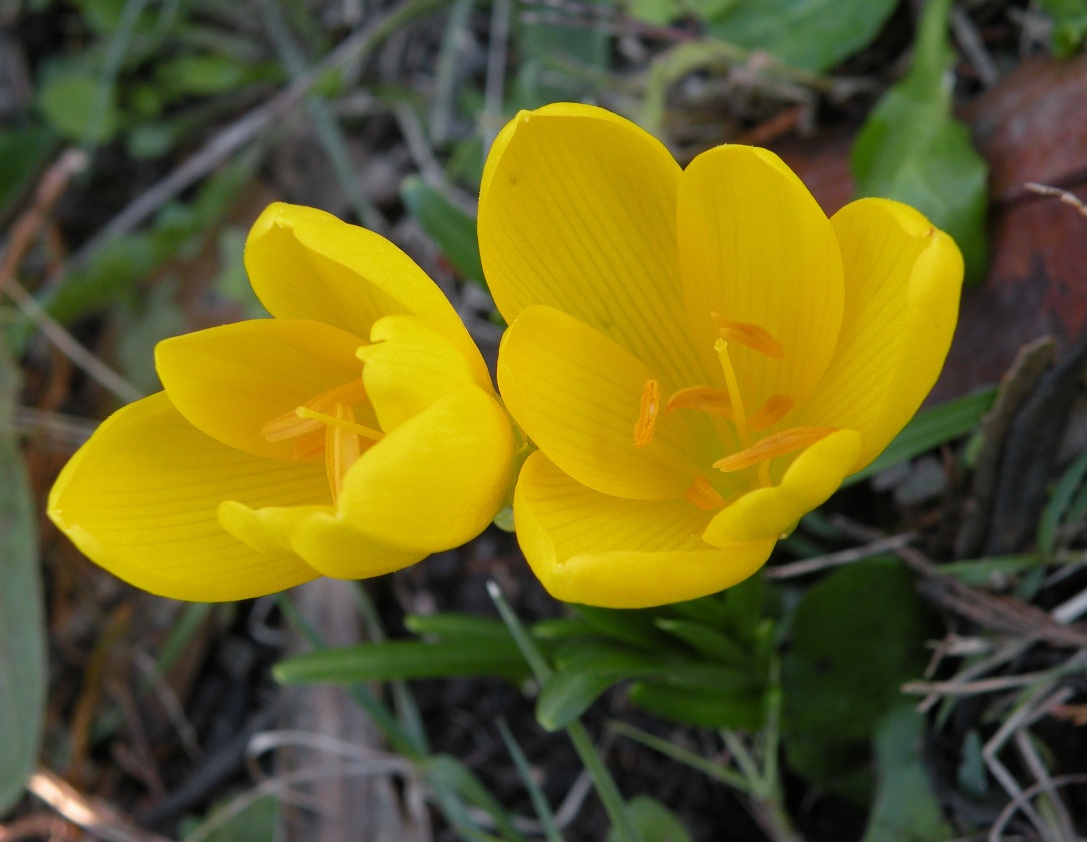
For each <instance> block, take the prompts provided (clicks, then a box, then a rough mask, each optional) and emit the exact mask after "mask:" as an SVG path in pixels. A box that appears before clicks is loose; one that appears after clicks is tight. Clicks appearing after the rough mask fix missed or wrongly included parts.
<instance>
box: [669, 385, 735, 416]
mask: <svg viewBox="0 0 1087 842" xmlns="http://www.w3.org/2000/svg"><path fill="white" fill-rule="evenodd" d="M664 408H665V409H666V410H667V411H668V412H672V411H673V410H676V409H695V410H698V411H699V412H709V413H711V414H713V415H724V416H725V417H726V418H731V417H732V401H731V400H730V399H729V396H728V392H726V391H724V390H723V389H714V388H713V387H712V386H688V387H687V388H686V389H680V390H679V391H678V392H674V393H673V394H672V396H671V397H670V398H668V403H667V404H666V405H665V407H664Z"/></svg>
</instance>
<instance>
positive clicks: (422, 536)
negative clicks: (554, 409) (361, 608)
mask: <svg viewBox="0 0 1087 842" xmlns="http://www.w3.org/2000/svg"><path fill="white" fill-rule="evenodd" d="M513 448H514V441H513V431H512V430H511V428H510V424H509V418H508V416H507V415H506V413H505V411H504V410H503V409H502V408H501V407H500V406H499V405H498V403H497V402H496V401H495V399H494V398H493V397H491V396H490V395H489V394H487V393H486V392H484V391H483V390H482V389H480V388H479V387H478V386H462V387H461V388H460V389H458V390H456V391H454V392H451V393H450V394H448V395H446V396H445V397H444V398H441V399H440V400H439V401H437V402H436V403H434V404H433V405H432V406H430V407H428V408H427V409H426V410H424V411H423V412H421V413H420V414H419V415H417V416H415V417H414V418H412V419H410V420H408V421H405V422H404V423H403V424H401V425H400V426H399V427H397V428H396V429H395V430H394V431H392V432H391V433H389V435H387V436H386V437H385V438H383V439H382V440H381V441H379V442H378V443H377V444H375V445H374V446H373V447H371V448H370V449H369V450H368V451H366V452H365V453H364V454H363V455H362V456H361V457H360V458H359V460H358V461H357V462H356V463H355V464H354V465H353V466H352V467H351V470H350V471H348V473H347V476H346V478H345V480H344V485H343V488H342V490H341V491H340V498H339V509H338V511H337V512H336V513H335V514H331V513H327V512H315V513H313V514H312V515H310V516H309V517H307V518H304V519H302V520H301V521H300V522H299V523H298V524H297V525H296V527H295V529H294V531H293V533H292V535H291V546H292V547H293V548H294V550H295V551H296V552H297V553H298V554H299V555H300V556H302V558H304V559H305V560H306V562H307V563H308V564H310V565H312V566H313V567H315V568H317V569H318V570H320V571H321V572H322V573H324V574H325V575H327V576H334V577H337V578H356V577H360V576H373V575H376V574H377V573H383V572H387V571H388V570H394V569H397V568H399V567H404V566H406V565H407V564H411V563H412V562H415V561H418V560H419V559H421V558H423V557H424V556H427V555H429V554H430V553H433V552H437V551H439V550H447V549H450V548H452V547H457V546H460V545H461V544H463V543H464V542H466V541H469V540H471V539H472V538H474V537H476V536H477V535H478V534H479V533H480V532H482V531H483V530H484V529H485V528H486V527H487V525H488V524H489V523H490V522H491V521H492V520H493V519H494V516H495V514H497V512H498V511H499V509H501V508H502V506H503V505H505V503H506V500H507V498H508V496H509V488H510V485H511V483H512V481H513V476H512V473H513Z"/></svg>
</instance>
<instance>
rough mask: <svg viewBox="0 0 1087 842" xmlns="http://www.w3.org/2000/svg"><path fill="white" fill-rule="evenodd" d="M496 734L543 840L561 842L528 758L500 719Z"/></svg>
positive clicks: (548, 806) (552, 814) (549, 807)
mask: <svg viewBox="0 0 1087 842" xmlns="http://www.w3.org/2000/svg"><path fill="white" fill-rule="evenodd" d="M498 732H499V733H500V734H501V735H502V742H504V743H505V744H506V751H508V752H509V753H510V756H511V757H512V758H513V763H514V765H515V766H516V767H517V774H518V775H519V776H520V777H521V783H523V784H524V785H525V789H526V790H527V791H528V795H529V798H530V799H532V809H533V810H535V811H536V818H537V819H539V822H540V826H541V828H542V829H543V833H544V838H545V839H546V840H547V842H563V838H562V833H561V832H560V831H559V828H558V826H557V825H556V824H555V814H554V812H552V810H551V805H550V804H548V802H547V796H546V795H545V794H544V791H543V790H542V789H541V788H540V784H539V783H538V782H537V781H536V777H535V775H533V773H532V764H530V763H529V762H528V758H527V757H525V753H524V752H523V751H522V750H521V746H519V745H518V744H517V740H516V739H514V737H513V733H512V732H511V731H510V729H509V727H507V725H506V723H505V722H504V721H503V720H501V719H499V720H498Z"/></svg>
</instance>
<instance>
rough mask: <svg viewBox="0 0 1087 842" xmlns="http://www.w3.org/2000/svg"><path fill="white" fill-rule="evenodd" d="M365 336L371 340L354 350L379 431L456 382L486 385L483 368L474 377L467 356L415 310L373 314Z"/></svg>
mask: <svg viewBox="0 0 1087 842" xmlns="http://www.w3.org/2000/svg"><path fill="white" fill-rule="evenodd" d="M370 339H371V340H372V341H373V343H374V344H372V345H366V346H364V347H362V348H359V349H358V352H357V353H358V356H359V358H360V359H361V360H363V361H364V362H365V367H364V369H363V372H362V379H363V382H364V383H365V385H366V394H367V395H368V396H369V398H370V401H371V403H372V404H373V406H374V412H375V413H376V415H377V418H378V420H379V421H380V422H381V428H382V429H383V430H384V431H385V432H391V431H392V430H394V429H396V428H397V427H399V426H400V425H401V424H403V423H404V422H405V421H407V420H408V419H409V418H413V417H414V416H416V415H418V414H419V413H420V412H422V411H423V410H424V409H425V408H426V407H428V406H430V405H431V404H432V403H434V402H435V401H436V400H438V399H439V398H441V397H444V396H445V395H447V394H449V393H450V392H451V391H453V390H454V389H457V388H459V387H460V386H465V385H468V384H474V385H476V386H479V387H480V388H481V389H483V390H485V391H488V392H490V391H492V386H491V378H490V375H489V374H487V373H486V370H484V372H483V376H482V377H480V376H479V372H477V371H476V370H475V369H474V366H472V365H471V362H470V361H469V360H467V359H465V358H464V357H463V356H462V355H461V354H459V353H458V352H457V349H456V348H455V347H453V346H452V345H450V344H449V342H447V341H446V340H445V339H443V338H442V337H441V336H440V335H438V334H437V333H435V332H434V331H433V330H431V329H430V328H429V327H427V326H426V324H425V323H424V322H423V321H422V320H420V319H419V318H417V317H415V316H386V317H385V318H383V319H379V320H378V321H377V322H375V323H374V328H373V330H372V331H371V334H370Z"/></svg>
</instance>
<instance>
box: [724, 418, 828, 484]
mask: <svg viewBox="0 0 1087 842" xmlns="http://www.w3.org/2000/svg"><path fill="white" fill-rule="evenodd" d="M837 430H838V428H837V427H793V428H791V429H788V430H782V431H781V432H780V433H774V434H773V435H772V436H767V437H766V438H764V439H763V440H762V441H760V442H757V443H756V444H753V445H752V446H751V447H749V448H747V449H746V450H741V451H740V452H739V453H733V454H732V455H731V456H726V457H725V458H724V459H718V460H717V461H716V462H714V463H713V467H715V468H716V469H717V470H719V471H724V472H726V473H730V472H732V471H742V470H743V469H744V468H750V467H751V466H752V465H757V464H759V463H760V462H765V461H767V460H769V459H773V458H774V457H775V456H784V455H785V454H786V453H792V452H794V451H796V450H803V449H804V448H806V447H809V446H810V445H813V444H815V443H816V442H817V441H819V440H820V439H822V438H825V437H826V436H829V435H830V434H831V433H834V432H837Z"/></svg>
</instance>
